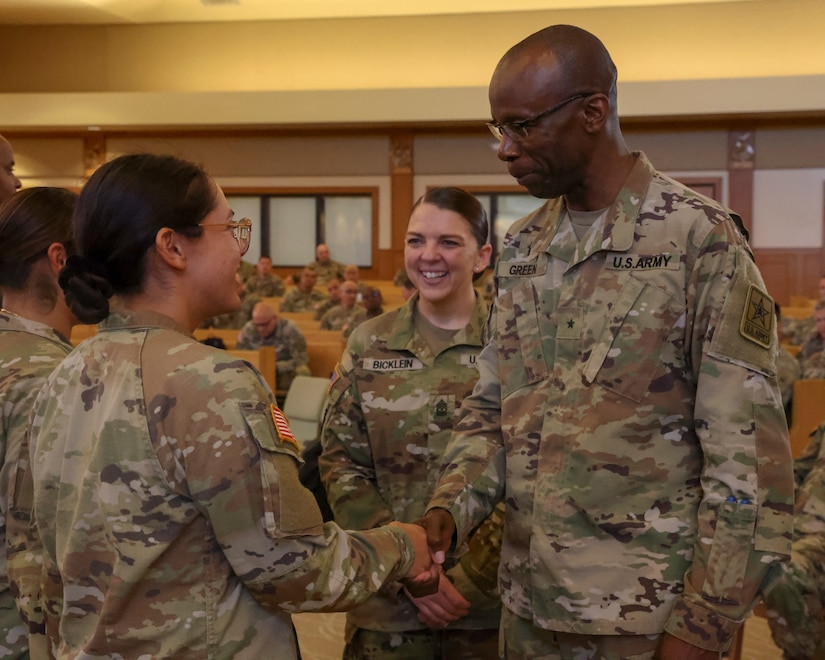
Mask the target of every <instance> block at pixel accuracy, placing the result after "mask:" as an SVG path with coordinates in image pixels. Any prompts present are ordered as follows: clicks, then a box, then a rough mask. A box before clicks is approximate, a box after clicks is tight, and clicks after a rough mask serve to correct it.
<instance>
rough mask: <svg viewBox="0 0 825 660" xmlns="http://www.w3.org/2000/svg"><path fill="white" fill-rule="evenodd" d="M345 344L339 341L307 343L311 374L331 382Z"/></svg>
mask: <svg viewBox="0 0 825 660" xmlns="http://www.w3.org/2000/svg"><path fill="white" fill-rule="evenodd" d="M343 352H344V344H343V343H342V342H341V341H340V340H339V341H325V342H321V341H313V342H307V359H308V366H309V372H310V373H311V374H312V375H313V376H319V377H321V378H325V379H326V380H329V379H330V377H331V376H332V371H333V369H335V365H336V364H338V362H340V360H341V355H342V354H343Z"/></svg>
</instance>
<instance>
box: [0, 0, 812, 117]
mask: <svg viewBox="0 0 825 660" xmlns="http://www.w3.org/2000/svg"><path fill="white" fill-rule="evenodd" d="M560 22H570V23H575V24H578V25H581V26H583V27H585V28H588V29H590V30H592V31H593V32H595V33H596V34H597V35H599V36H600V37H601V38H602V39H603V40H604V42H605V44H606V45H607V46H608V48H609V49H610V50H611V52H612V54H613V56H614V58H615V60H616V62H617V64H618V66H619V72H620V81H621V83H622V90H621V92H622V95H621V98H622V101H621V106H620V111H621V113H622V115H623V116H627V117H631V116H664V115H686V114H687V115H690V114H699V115H701V114H708V113H710V114H720V113H728V112H736V113H748V112H790V111H799V110H807V111H810V110H813V111H819V112H822V111H825V82H823V81H825V49H823V48H822V47H821V35H822V33H823V28H824V27H825V3H823V2H821V0H750V1H743V2H734V3H724V4H714V3H709V4H701V5H698V6H682V5H670V6H662V7H629V8H602V9H589V10H578V11H576V10H569V11H552V12H551V11H528V12H517V13H509V14H508V13H494V14H478V15H470V16H449V15H447V16H428V17H398V18H362V19H337V20H294V21H281V22H275V21H270V22H258V23H220V24H172V25H138V26H128V25H127V26H123V25H121V26H87V27H83V26H49V27H43V26H40V27H38V26H34V27H32V26H28V27H27V26H0V43H2V44H3V47H4V52H5V53H6V54H7V56H6V57H5V58H4V62H5V66H4V71H3V75H2V76H0V131H2V130H10V129H11V128H14V127H18V128H21V127H26V128H37V127H51V128H54V127H61V126H83V125H88V124H92V125H102V126H104V127H112V126H134V125H147V126H168V125H175V126H187V125H193V124H194V125H203V126H210V125H284V124H287V125H295V124H304V125H317V124H319V123H342V122H387V121H390V122H397V121H439V120H447V121H461V120H463V121H470V120H473V121H478V120H481V119H484V118H486V117H487V114H488V109H487V105H486V98H485V97H486V93H485V87H486V84H487V82H488V80H489V77H490V73H491V72H492V70H493V67H494V66H495V63H496V61H497V60H498V58H499V57H500V55H501V54H502V53H503V52H504V51H505V50H506V49H507V48H508V47H509V46H511V45H512V44H513V43H515V42H516V41H518V40H519V39H521V38H523V37H524V36H526V35H527V34H529V33H531V32H533V31H535V30H536V29H538V28H540V27H542V26H544V25H548V24H552V23H560ZM44 94H46V95H47V96H43V95H44Z"/></svg>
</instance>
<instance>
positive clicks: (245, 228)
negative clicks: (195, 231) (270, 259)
mask: <svg viewBox="0 0 825 660" xmlns="http://www.w3.org/2000/svg"><path fill="white" fill-rule="evenodd" d="M198 227H224V228H226V229H232V236H233V237H234V239H235V240H236V241H238V247H239V248H241V256H243V255H245V254H246V252H247V250H249V241H250V238H251V237H252V220H250V219H249V218H241V219H240V220H232V222H201V223H200V224H199V225H198Z"/></svg>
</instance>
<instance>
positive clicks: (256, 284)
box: [245, 273, 286, 298]
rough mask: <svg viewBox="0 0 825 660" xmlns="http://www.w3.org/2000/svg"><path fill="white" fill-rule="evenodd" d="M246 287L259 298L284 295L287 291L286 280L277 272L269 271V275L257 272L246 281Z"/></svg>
mask: <svg viewBox="0 0 825 660" xmlns="http://www.w3.org/2000/svg"><path fill="white" fill-rule="evenodd" d="M245 287H246V292H247V294H251V295H253V296H257V297H259V298H269V297H272V296H282V295H284V292H285V291H286V287H285V286H284V281H283V280H282V279H281V278H280V277H279V276H278V275H276V274H275V273H268V274H267V275H259V274H257V273H256V274H255V275H253V276H252V277H250V278H249V279H248V280H247V281H246V284H245Z"/></svg>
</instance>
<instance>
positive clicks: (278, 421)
mask: <svg viewBox="0 0 825 660" xmlns="http://www.w3.org/2000/svg"><path fill="white" fill-rule="evenodd" d="M269 408H270V411H271V412H272V421H273V422H275V431H276V432H277V433H278V439H279V440H280V441H281V443H284V442H288V443H289V444H291V445H293V446H294V447H295V449H297V450H298V451H299V452H300V451H301V447H300V446H299V445H298V438H296V437H295V434H294V433H293V432H292V429H291V428H289V420H288V419H287V418H286V415H284V413H283V412H281V409H280V408H278V406H276V405H275V404H274V403H273V404H272V405H270V407H269Z"/></svg>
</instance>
